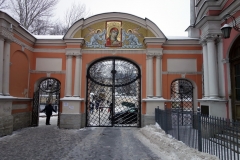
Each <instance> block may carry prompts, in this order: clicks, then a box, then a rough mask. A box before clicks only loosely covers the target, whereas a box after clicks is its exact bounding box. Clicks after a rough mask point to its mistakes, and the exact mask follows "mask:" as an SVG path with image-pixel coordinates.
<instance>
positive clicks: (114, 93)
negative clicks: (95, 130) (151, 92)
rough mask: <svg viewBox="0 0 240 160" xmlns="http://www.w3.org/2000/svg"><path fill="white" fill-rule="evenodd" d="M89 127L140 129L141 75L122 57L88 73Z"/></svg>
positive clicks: (92, 67) (102, 62)
mask: <svg viewBox="0 0 240 160" xmlns="http://www.w3.org/2000/svg"><path fill="white" fill-rule="evenodd" d="M86 95H87V98H86V114H87V116H86V126H88V127H92V126H95V127H113V126H115V127H117V126H124V127H125V126H126V127H140V122H141V71H140V68H139V66H138V65H137V64H135V63H133V62H131V61H129V60H127V59H125V58H120V57H106V58H102V59H99V60H97V61H95V62H94V63H92V64H91V65H90V66H89V68H88V70H87V93H86Z"/></svg>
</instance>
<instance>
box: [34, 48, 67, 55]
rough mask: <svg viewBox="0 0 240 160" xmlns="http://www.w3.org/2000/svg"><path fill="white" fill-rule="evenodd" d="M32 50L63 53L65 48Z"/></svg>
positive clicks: (35, 50)
mask: <svg viewBox="0 0 240 160" xmlns="http://www.w3.org/2000/svg"><path fill="white" fill-rule="evenodd" d="M33 52H44V53H63V54H65V49H38V48H37V49H33Z"/></svg>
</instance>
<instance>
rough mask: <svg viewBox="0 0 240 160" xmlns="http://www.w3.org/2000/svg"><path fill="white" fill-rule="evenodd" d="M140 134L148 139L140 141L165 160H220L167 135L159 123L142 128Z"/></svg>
mask: <svg viewBox="0 0 240 160" xmlns="http://www.w3.org/2000/svg"><path fill="white" fill-rule="evenodd" d="M140 133H142V134H143V135H144V136H145V137H146V138H147V140H146V139H145V140H144V139H143V138H140V140H141V141H142V142H143V143H144V144H146V145H148V146H149V147H151V148H152V147H154V149H153V148H152V149H153V151H155V152H156V154H158V155H160V157H162V159H164V160H219V158H218V157H216V156H214V155H210V154H207V153H203V152H199V151H198V150H196V149H193V148H190V147H188V146H187V145H185V144H184V143H183V142H181V141H178V140H176V139H174V138H173V137H172V136H171V135H168V134H166V133H165V131H163V130H162V129H161V127H160V126H159V125H158V124H157V123H156V124H155V125H148V126H146V127H143V128H141V129H140Z"/></svg>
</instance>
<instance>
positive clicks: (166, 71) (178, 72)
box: [162, 71, 203, 75]
mask: <svg viewBox="0 0 240 160" xmlns="http://www.w3.org/2000/svg"><path fill="white" fill-rule="evenodd" d="M162 74H181V75H182V74H185V75H186V74H188V75H189V74H203V72H167V71H165V72H162Z"/></svg>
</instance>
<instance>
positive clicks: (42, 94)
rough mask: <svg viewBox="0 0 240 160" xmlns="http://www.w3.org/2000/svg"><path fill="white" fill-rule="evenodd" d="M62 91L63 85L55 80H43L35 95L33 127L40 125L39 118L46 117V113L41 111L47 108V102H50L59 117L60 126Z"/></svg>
mask: <svg viewBox="0 0 240 160" xmlns="http://www.w3.org/2000/svg"><path fill="white" fill-rule="evenodd" d="M60 89H61V83H60V81H59V80H57V79H55V78H47V79H43V80H42V81H41V82H40V83H39V85H38V87H37V89H36V91H35V92H34V95H33V110H32V126H38V125H39V117H45V113H41V111H42V110H43V109H44V108H45V105H46V103H47V101H50V102H51V104H52V106H53V108H54V110H56V114H54V115H53V116H58V119H57V125H58V126H59V122H60V119H59V117H60V116H59V114H60V113H59V111H60V107H59V106H60V103H59V102H60Z"/></svg>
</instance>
